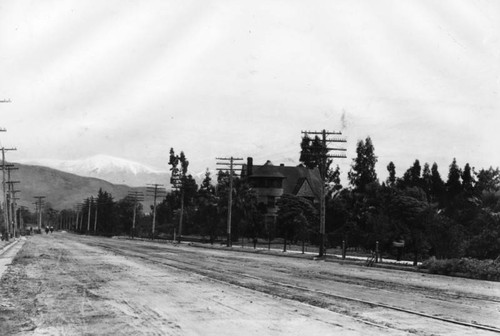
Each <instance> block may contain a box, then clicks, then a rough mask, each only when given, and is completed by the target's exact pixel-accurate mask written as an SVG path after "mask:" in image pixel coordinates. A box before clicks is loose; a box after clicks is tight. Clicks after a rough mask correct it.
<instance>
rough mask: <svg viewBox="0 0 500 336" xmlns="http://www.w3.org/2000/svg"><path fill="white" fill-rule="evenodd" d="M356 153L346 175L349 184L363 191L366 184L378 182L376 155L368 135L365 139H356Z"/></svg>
mask: <svg viewBox="0 0 500 336" xmlns="http://www.w3.org/2000/svg"><path fill="white" fill-rule="evenodd" d="M356 153H357V157H356V158H355V159H353V164H352V165H351V171H350V172H349V173H348V177H349V181H350V183H351V185H352V186H354V188H355V189H356V190H358V191H361V192H363V191H364V190H365V188H366V186H367V185H368V184H370V183H373V182H378V180H377V173H376V171H375V164H376V163H377V157H376V156H375V149H374V147H373V144H372V140H371V138H370V137H367V138H366V140H365V141H363V140H360V141H358V145H357V149H356Z"/></svg>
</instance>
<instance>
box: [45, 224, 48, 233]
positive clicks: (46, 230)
mask: <svg viewBox="0 0 500 336" xmlns="http://www.w3.org/2000/svg"><path fill="white" fill-rule="evenodd" d="M45 233H46V234H49V227H48V226H46V227H45Z"/></svg>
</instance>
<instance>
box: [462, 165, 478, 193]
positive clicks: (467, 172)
mask: <svg viewBox="0 0 500 336" xmlns="http://www.w3.org/2000/svg"><path fill="white" fill-rule="evenodd" d="M474 184H475V181H474V177H473V176H472V169H471V167H470V165H469V164H468V163H466V164H465V167H464V170H463V172H462V189H463V190H464V191H465V192H466V193H467V194H468V195H471V194H472V191H473V189H474Z"/></svg>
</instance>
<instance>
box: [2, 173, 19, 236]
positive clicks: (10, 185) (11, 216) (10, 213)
mask: <svg viewBox="0 0 500 336" xmlns="http://www.w3.org/2000/svg"><path fill="white" fill-rule="evenodd" d="M3 169H6V170H7V181H6V182H5V183H7V202H6V207H7V219H8V221H9V226H10V227H11V230H10V232H11V233H12V234H13V235H16V231H17V230H16V220H15V219H16V216H15V212H14V208H15V206H14V205H15V202H16V200H15V199H14V198H15V193H14V185H15V184H16V183H21V182H20V181H12V180H11V176H10V172H11V171H12V170H17V169H19V168H15V167H14V165H13V164H5V165H3V166H2V170H3ZM15 192H19V190H16V191H15Z"/></svg>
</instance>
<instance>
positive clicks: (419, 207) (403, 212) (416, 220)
mask: <svg viewBox="0 0 500 336" xmlns="http://www.w3.org/2000/svg"><path fill="white" fill-rule="evenodd" d="M390 215H391V217H392V218H394V219H396V220H398V221H399V223H400V225H401V227H400V231H401V232H402V233H403V236H404V237H405V241H408V242H409V246H410V248H411V249H412V252H413V256H414V260H413V263H414V265H416V264H417V262H418V258H419V256H420V255H423V254H425V253H426V252H427V249H428V247H429V245H428V242H427V235H426V223H428V221H429V220H430V216H431V215H432V209H431V208H430V207H429V205H428V203H427V202H424V201H421V200H419V199H417V198H414V197H411V196H406V195H399V196H397V197H395V198H394V199H393V201H392V204H391V207H390Z"/></svg>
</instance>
